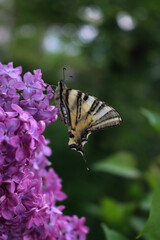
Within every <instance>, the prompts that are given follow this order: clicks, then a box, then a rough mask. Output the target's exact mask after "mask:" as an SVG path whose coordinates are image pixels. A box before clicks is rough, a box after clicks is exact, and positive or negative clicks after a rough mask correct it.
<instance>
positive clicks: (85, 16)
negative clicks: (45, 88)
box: [0, 0, 160, 240]
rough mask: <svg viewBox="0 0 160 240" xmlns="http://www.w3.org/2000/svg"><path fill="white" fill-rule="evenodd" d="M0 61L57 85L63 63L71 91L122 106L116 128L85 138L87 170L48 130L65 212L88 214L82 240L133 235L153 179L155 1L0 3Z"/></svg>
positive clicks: (58, 134)
mask: <svg viewBox="0 0 160 240" xmlns="http://www.w3.org/2000/svg"><path fill="white" fill-rule="evenodd" d="M0 61H1V62H2V63H4V64H5V63H8V62H9V61H13V63H14V66H15V67H16V66H19V65H21V66H22V67H23V73H25V72H27V71H31V72H33V70H34V69H38V68H41V69H42V73H43V79H44V81H45V82H47V83H50V84H55V85H56V84H57V82H58V81H59V80H61V79H62V77H63V74H62V69H63V67H66V68H67V71H66V84H67V86H68V87H69V88H73V89H79V90H81V91H83V92H87V93H89V94H91V95H93V96H96V97H98V98H99V99H101V100H103V101H105V102H107V103H108V104H110V105H111V106H112V107H114V108H115V109H116V110H117V111H118V112H119V113H120V115H121V117H122V119H123V125H122V126H119V127H116V128H111V129H105V130H104V131H101V132H98V133H95V134H92V135H91V136H90V137H89V142H88V144H86V146H85V153H86V157H87V164H88V167H89V168H90V171H86V166H85V164H84V162H83V159H82V157H81V155H80V154H79V153H77V152H75V151H71V150H70V149H69V148H68V146H67V144H68V134H67V128H66V127H65V126H64V124H63V123H62V122H61V121H60V120H59V119H58V120H57V121H56V122H55V123H52V124H51V125H50V126H49V127H47V129H46V132H45V136H46V137H47V138H49V139H50V140H51V144H50V146H51V147H52V149H53V155H52V157H51V158H50V160H51V161H52V163H53V164H52V165H53V167H54V169H55V171H56V172H57V173H58V174H59V176H60V177H61V178H62V179H63V191H64V192H66V193H67V195H68V199H67V200H66V201H65V202H64V204H65V205H66V209H65V210H64V213H65V214H68V215H73V214H77V215H78V216H79V217H81V216H85V217H86V218H87V225H88V226H89V227H90V233H89V234H88V236H87V239H88V240H99V239H102V240H103V239H106V236H107V239H109V240H116V239H117V240H120V239H135V238H136V236H137V235H138V234H139V233H140V231H141V230H142V229H143V226H144V223H145V222H146V220H147V217H148V214H149V208H150V203H151V192H152V189H154V187H155V185H156V182H157V181H158V178H159V167H158V165H159V162H160V156H159V155H160V147H159V144H160V115H159V113H160V109H159V100H160V1H159V0H152V1H151V0H141V1H139V0H131V1H127V0H112V1H111V0H99V1H98V0H97V1H90V0H66V1H65V0H54V1H53V0H45V1H44V0H32V1H25V0H0ZM70 76H72V77H70ZM107 226H108V227H109V228H108V227H107ZM109 229H113V230H114V231H113V232H112V231H110V230H109ZM118 232H119V233H118ZM123 236H125V237H126V238H124V237H123ZM142 239H149V240H157V239H160V237H159V235H157V234H150V235H147V236H143V237H142Z"/></svg>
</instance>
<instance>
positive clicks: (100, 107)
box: [94, 102, 106, 115]
mask: <svg viewBox="0 0 160 240" xmlns="http://www.w3.org/2000/svg"><path fill="white" fill-rule="evenodd" d="M105 106H106V104H105V103H104V102H102V104H101V105H100V106H99V108H98V109H97V110H96V112H95V113H94V115H96V114H97V113H99V112H100V111H101V110H102V109H103V108H104V107H105Z"/></svg>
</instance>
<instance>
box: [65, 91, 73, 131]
mask: <svg viewBox="0 0 160 240" xmlns="http://www.w3.org/2000/svg"><path fill="white" fill-rule="evenodd" d="M70 91H71V89H69V88H68V89H66V99H65V102H66V104H65V106H66V109H67V115H68V125H69V126H71V127H72V123H71V115H70V110H69V106H68V98H69V92H70Z"/></svg>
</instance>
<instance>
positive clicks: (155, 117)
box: [141, 108, 160, 133]
mask: <svg viewBox="0 0 160 240" xmlns="http://www.w3.org/2000/svg"><path fill="white" fill-rule="evenodd" d="M141 113H142V114H143V115H144V116H145V117H146V118H147V119H148V121H149V123H150V124H151V126H153V127H154V129H155V130H156V131H157V132H158V133H160V113H157V112H152V111H150V110H148V109H146V108H142V109H141Z"/></svg>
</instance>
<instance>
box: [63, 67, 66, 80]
mask: <svg viewBox="0 0 160 240" xmlns="http://www.w3.org/2000/svg"><path fill="white" fill-rule="evenodd" d="M65 71H66V68H65V67H64V68H63V81H65Z"/></svg>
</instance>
